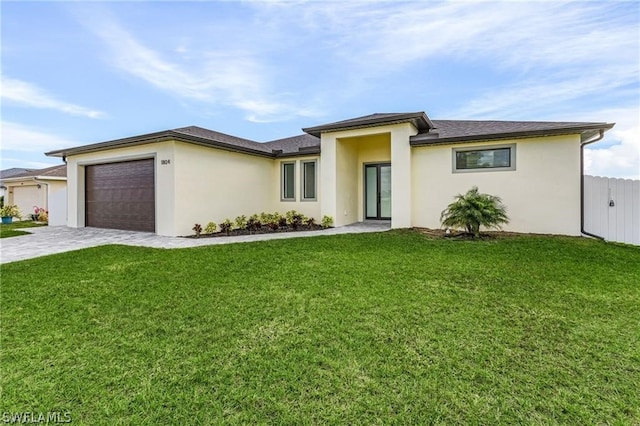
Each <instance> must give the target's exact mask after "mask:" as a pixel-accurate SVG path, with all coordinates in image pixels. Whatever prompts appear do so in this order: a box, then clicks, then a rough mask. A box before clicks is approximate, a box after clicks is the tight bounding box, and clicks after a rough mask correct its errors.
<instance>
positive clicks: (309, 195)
mask: <svg viewBox="0 0 640 426" xmlns="http://www.w3.org/2000/svg"><path fill="white" fill-rule="evenodd" d="M316 164H317V162H316V160H310V161H301V162H300V169H301V172H302V179H301V180H302V200H303V201H315V200H316V192H317V184H316V182H317V179H316V177H317V166H316Z"/></svg>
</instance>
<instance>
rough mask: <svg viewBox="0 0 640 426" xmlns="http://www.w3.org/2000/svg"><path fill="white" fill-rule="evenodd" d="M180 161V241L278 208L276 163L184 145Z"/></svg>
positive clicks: (177, 172) (176, 168)
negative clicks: (198, 228) (206, 228)
mask: <svg viewBox="0 0 640 426" xmlns="http://www.w3.org/2000/svg"><path fill="white" fill-rule="evenodd" d="M174 159H175V161H174V162H173V167H174V173H175V179H176V180H175V209H176V210H175V218H176V219H175V222H176V228H175V232H176V235H191V234H193V231H192V228H193V226H194V224H196V223H199V224H201V225H202V226H203V227H204V226H205V225H206V224H207V223H208V222H215V223H217V224H220V223H221V222H222V221H223V220H224V219H226V218H228V219H230V220H234V219H235V218H236V216H239V215H246V216H249V215H251V214H254V213H260V212H262V211H269V210H273V209H274V208H275V206H274V197H273V194H274V193H276V192H275V190H274V188H273V186H274V185H277V182H278V181H275V180H274V173H273V168H274V165H273V163H274V160H273V159H270V158H265V157H258V156H253V155H247V154H238V153H234V152H228V151H223V150H219V149H211V148H207V147H202V146H198V145H193V144H187V143H182V142H177V143H176V144H175V153H174ZM278 197H279V195H278ZM278 199H279V198H278Z"/></svg>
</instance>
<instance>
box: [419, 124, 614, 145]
mask: <svg viewBox="0 0 640 426" xmlns="http://www.w3.org/2000/svg"><path fill="white" fill-rule="evenodd" d="M433 125H434V128H432V129H430V130H429V131H428V132H425V133H418V134H417V135H415V136H412V137H411V144H412V145H430V144H440V143H452V142H465V141H475V140H486V139H504V138H519V137H534V136H549V135H553V134H558V135H559V134H568V133H580V134H582V136H583V140H586V139H588V138H590V137H591V136H593V135H595V134H597V133H598V132H599V130H601V129H602V130H608V129H610V128H612V127H613V124H609V123H589V122H575V121H569V122H567V121H480V120H433Z"/></svg>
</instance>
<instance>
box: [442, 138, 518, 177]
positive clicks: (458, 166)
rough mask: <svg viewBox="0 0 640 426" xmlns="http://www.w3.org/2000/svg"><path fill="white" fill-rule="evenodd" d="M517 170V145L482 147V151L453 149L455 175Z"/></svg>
mask: <svg viewBox="0 0 640 426" xmlns="http://www.w3.org/2000/svg"><path fill="white" fill-rule="evenodd" d="M515 169H516V146H515V144H512V145H501V146H490V147H482V148H481V149H470V148H453V172H454V173H464V172H477V171H503V170H515Z"/></svg>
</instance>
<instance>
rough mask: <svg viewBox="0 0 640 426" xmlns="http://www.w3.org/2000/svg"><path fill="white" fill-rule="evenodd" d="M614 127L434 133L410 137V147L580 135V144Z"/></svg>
mask: <svg viewBox="0 0 640 426" xmlns="http://www.w3.org/2000/svg"><path fill="white" fill-rule="evenodd" d="M613 126H615V123H594V124H585V125H581V126H567V127H561V128H553V129H540V130H527V131H518V132H503V133H487V134H481V135H465V136H455V137H447V138H440V137H439V134H438V132H437V129H436V131H434V132H429V133H424V134H418V135H415V136H411V138H410V142H409V143H410V145H411V146H424V145H427V146H428V145H448V144H459V143H465V142H479V141H491V140H501V139H523V138H536V137H544V136H558V135H573V134H580V142H581V143H583V142H585V141H588V140H589V139H591V138H593V137H594V136H597V135H599V134H600V132H601V131H602V132H606V131H607V130H609V129H611V128H612V127H613Z"/></svg>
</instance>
